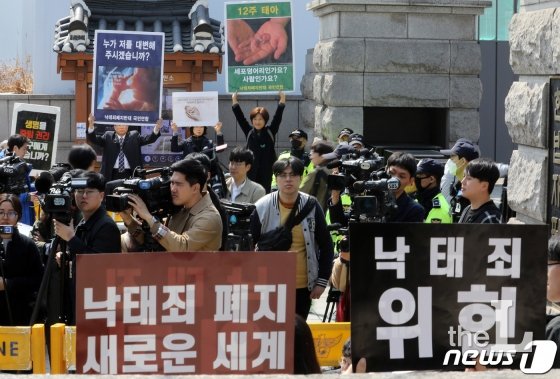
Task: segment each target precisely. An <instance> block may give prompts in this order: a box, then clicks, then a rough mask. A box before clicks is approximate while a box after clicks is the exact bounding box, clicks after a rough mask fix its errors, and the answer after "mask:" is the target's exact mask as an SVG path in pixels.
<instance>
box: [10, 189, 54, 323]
mask: <svg viewBox="0 0 560 379" xmlns="http://www.w3.org/2000/svg"><path fill="white" fill-rule="evenodd" d="M21 212H22V207H21V203H20V201H19V198H18V197H17V196H16V195H13V194H1V195H0V224H1V225H3V226H12V227H13V231H12V232H11V233H1V234H0V241H1V242H0V259H1V261H0V325H3V326H9V325H10V326H27V325H29V320H30V317H31V312H32V311H33V303H34V301H35V298H36V294H37V290H38V289H39V285H40V284H41V278H42V277H43V263H42V262H41V257H40V255H39V250H38V249H37V246H35V243H34V242H33V240H32V239H31V238H29V237H27V236H25V235H22V234H20V233H19V232H18V229H17V222H18V220H19V219H20V218H21Z"/></svg>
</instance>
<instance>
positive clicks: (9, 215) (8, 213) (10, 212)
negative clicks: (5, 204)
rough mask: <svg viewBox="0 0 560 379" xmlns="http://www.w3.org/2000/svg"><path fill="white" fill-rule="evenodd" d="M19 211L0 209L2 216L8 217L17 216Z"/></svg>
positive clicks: (0, 216)
mask: <svg viewBox="0 0 560 379" xmlns="http://www.w3.org/2000/svg"><path fill="white" fill-rule="evenodd" d="M17 215H18V213H17V212H16V211H7V212H5V211H0V218H4V217H8V218H16V217H17Z"/></svg>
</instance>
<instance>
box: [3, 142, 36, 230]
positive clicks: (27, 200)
mask: <svg viewBox="0 0 560 379" xmlns="http://www.w3.org/2000/svg"><path fill="white" fill-rule="evenodd" d="M30 143H31V141H30V140H29V138H27V137H25V136H22V135H21V134H14V135H11V136H10V137H9V138H8V148H7V150H5V151H3V155H2V159H1V160H0V165H2V166H4V167H6V169H8V167H9V170H7V171H9V172H10V174H9V175H7V176H6V177H3V179H2V185H1V187H2V188H0V192H5V193H13V194H14V195H18V196H19V200H20V202H21V205H22V214H21V218H20V222H21V223H23V224H27V225H33V222H34V221H35V211H34V208H33V201H32V200H31V197H30V194H29V191H31V180H30V179H29V173H30V172H31V168H32V167H31V165H30V164H27V163H25V161H24V159H23V157H24V156H25V154H26V153H27V150H28V148H29V144H30ZM4 174H5V172H4V170H2V176H4Z"/></svg>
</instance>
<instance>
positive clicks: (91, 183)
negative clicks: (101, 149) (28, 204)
mask: <svg viewBox="0 0 560 379" xmlns="http://www.w3.org/2000/svg"><path fill="white" fill-rule="evenodd" d="M79 177H80V178H84V179H86V188H80V189H76V190H74V199H75V201H76V206H77V207H78V209H79V210H80V211H81V212H82V215H83V219H82V220H81V221H80V222H79V223H78V225H77V226H76V228H75V229H74V226H73V222H72V221H71V222H70V225H66V224H64V223H63V222H61V221H58V220H56V219H55V220H54V232H55V234H56V235H57V236H58V237H59V238H60V239H62V240H64V241H66V245H67V251H66V253H63V252H61V251H57V252H56V261H57V263H58V265H59V266H62V261H63V260H64V259H65V258H66V259H67V260H69V261H71V262H72V265H71V266H72V267H71V274H70V278H69V279H70V281H71V285H70V288H69V289H68V290H69V299H65V300H70V301H65V302H64V303H65V305H68V306H67V307H65V308H66V309H65V311H66V314H67V318H68V323H69V324H70V325H74V324H75V315H74V306H75V301H76V294H75V285H76V254H99V253H120V252H121V233H120V231H119V227H118V226H117V224H116V223H115V221H114V220H113V219H112V218H111V217H109V215H108V214H107V211H106V210H105V207H104V206H103V197H104V190H105V180H104V179H103V176H102V175H101V174H99V173H96V172H89V171H88V172H84V173H82V174H80V175H79Z"/></svg>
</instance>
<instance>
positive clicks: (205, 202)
mask: <svg viewBox="0 0 560 379" xmlns="http://www.w3.org/2000/svg"><path fill="white" fill-rule="evenodd" d="M171 172H172V173H173V174H172V176H171V199H172V201H173V204H174V205H175V206H179V207H181V209H180V210H179V211H178V212H176V213H174V214H173V215H171V217H169V219H168V220H167V222H166V223H165V224H164V223H163V222H162V221H160V220H158V219H157V218H156V217H154V216H152V214H151V213H150V211H149V210H148V208H147V207H146V204H145V203H144V201H143V200H142V199H141V198H140V197H139V196H138V195H135V194H130V195H128V200H129V204H130V205H131V207H132V209H133V210H134V211H135V212H136V215H137V217H138V218H139V219H140V220H143V221H144V222H146V223H147V224H148V226H149V227H150V232H151V233H152V236H153V237H154V239H155V240H156V241H157V242H158V243H159V244H160V245H161V246H162V247H163V248H164V249H165V250H167V251H172V252H175V251H218V250H219V249H220V246H221V244H222V242H221V241H222V220H221V218H220V214H219V212H218V210H217V209H216V207H214V205H213V204H212V200H211V199H210V196H209V195H208V193H207V192H203V191H205V189H206V185H205V184H206V178H207V172H206V169H205V168H204V166H203V165H202V164H201V163H200V162H199V161H197V160H194V159H183V160H181V161H178V162H175V163H174V164H173V165H172V166H171ZM121 216H122V217H123V221H124V223H125V225H126V226H127V228H128V232H129V233H128V235H129V236H132V238H133V239H134V241H135V242H136V243H142V242H143V234H142V232H141V229H140V232H139V228H140V221H139V220H138V219H136V218H133V217H132V215H131V213H130V212H121Z"/></svg>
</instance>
